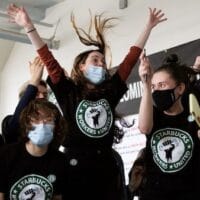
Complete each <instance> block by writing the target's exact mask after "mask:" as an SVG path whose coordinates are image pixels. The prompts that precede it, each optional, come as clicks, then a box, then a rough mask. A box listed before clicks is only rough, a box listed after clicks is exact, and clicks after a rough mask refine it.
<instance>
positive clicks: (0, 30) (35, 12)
mask: <svg viewBox="0 0 200 200" xmlns="http://www.w3.org/2000/svg"><path fill="white" fill-rule="evenodd" d="M63 1H65V0H0V47H1V48H0V60H1V62H0V72H1V70H2V69H3V66H4V65H5V63H6V60H7V59H8V57H9V54H10V52H11V51H12V48H13V45H14V41H16V40H17V37H18V33H19V34H21V33H20V27H19V26H17V25H15V24H14V23H8V16H7V13H6V8H7V7H8V5H9V4H10V3H14V4H16V5H18V6H22V5H23V6H24V7H25V8H26V10H27V11H28V13H29V15H30V16H31V19H32V20H33V21H34V23H35V24H40V25H42V26H52V25H51V24H47V23H43V22H41V21H42V20H43V19H44V18H45V13H46V9H48V8H50V7H52V6H55V5H56V4H58V3H61V2H63ZM16 33H17V34H16ZM15 35H16V36H15ZM23 37H24V35H23V34H21V38H23ZM24 42H26V41H24Z"/></svg>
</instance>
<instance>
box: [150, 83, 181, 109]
mask: <svg viewBox="0 0 200 200" xmlns="http://www.w3.org/2000/svg"><path fill="white" fill-rule="evenodd" d="M175 89H176V87H175V88H173V89H168V90H155V91H154V92H153V93H152V97H153V101H154V105H155V106H156V107H157V108H158V110H160V111H164V110H168V109H169V108H170V107H171V106H172V105H173V104H174V103H175V102H176V100H177V99H178V98H177V99H176V97H175V94H174V90H175Z"/></svg>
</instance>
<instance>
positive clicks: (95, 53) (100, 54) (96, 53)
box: [88, 51, 104, 58]
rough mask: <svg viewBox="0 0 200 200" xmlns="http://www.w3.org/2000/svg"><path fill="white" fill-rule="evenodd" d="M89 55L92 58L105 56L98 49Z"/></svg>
mask: <svg viewBox="0 0 200 200" xmlns="http://www.w3.org/2000/svg"><path fill="white" fill-rule="evenodd" d="M88 57H90V58H104V55H103V54H102V53H100V52H98V51H93V52H91V53H90V54H89V55H88Z"/></svg>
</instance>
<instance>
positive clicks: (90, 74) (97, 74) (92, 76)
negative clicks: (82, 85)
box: [83, 65, 106, 85]
mask: <svg viewBox="0 0 200 200" xmlns="http://www.w3.org/2000/svg"><path fill="white" fill-rule="evenodd" d="M83 74H84V76H85V78H86V79H87V80H88V81H90V82H91V83H93V84H95V85H99V84H101V83H102V82H103V81H104V80H105V78H106V70H105V69H104V68H103V67H100V66H95V65H89V66H88V67H87V68H86V70H85V71H84V73H83Z"/></svg>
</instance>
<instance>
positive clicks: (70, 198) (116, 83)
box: [47, 73, 127, 200]
mask: <svg viewBox="0 0 200 200" xmlns="http://www.w3.org/2000/svg"><path fill="white" fill-rule="evenodd" d="M47 82H48V84H49V85H50V87H51V89H52V91H53V92H54V94H55V97H56V99H57V101H58V103H59V106H60V108H61V110H62V112H63V114H64V117H65V118H66V120H67V123H68V127H69V130H68V132H67V134H66V140H65V142H64V146H65V147H66V149H67V150H66V153H65V154H66V160H67V162H68V168H67V171H68V172H69V174H70V176H69V177H68V178H69V179H68V184H67V185H66V195H65V199H67V200H80V199H88V200H90V199H91V200H93V199H95V200H111V199H115V200H121V199H123V197H122V196H123V194H122V193H123V191H122V190H123V189H124V188H123V187H122V185H124V182H123V180H122V176H123V175H124V174H123V175H122V171H121V168H122V166H121V167H119V162H118V161H119V159H118V161H117V160H116V154H114V153H113V150H112V144H113V139H114V131H113V130H114V126H113V125H114V117H115V107H116V105H117V104H118V102H119V100H120V99H121V97H122V95H123V94H124V93H125V91H126V90H127V87H126V84H125V83H124V82H123V81H122V80H121V78H120V76H119V75H118V73H115V74H114V75H113V76H112V77H111V78H110V79H108V80H106V81H104V82H103V83H102V84H100V85H99V86H97V88H95V90H88V89H85V88H84V87H81V86H78V85H75V83H74V82H73V81H72V80H71V79H67V78H63V79H62V80H60V82H59V83H57V84H56V85H54V84H53V83H52V82H51V80H50V79H48V80H47ZM82 102H84V105H86V104H87V102H90V103H91V105H96V103H99V102H100V104H101V102H103V103H105V102H107V103H106V109H108V110H110V111H111V114H110V115H112V117H113V119H112V121H111V122H110V127H109V128H105V130H106V134H104V135H101V136H100V137H98V136H96V135H94V136H91V135H89V131H88V133H87V132H83V131H82V130H81V127H80V124H79V125H78V123H77V118H76V117H77V116H78V115H77V113H78V111H79V110H81V109H79V108H80V106H81V105H82ZM98 106H99V105H98ZM98 106H96V107H98ZM100 106H101V105H100ZM96 107H95V106H94V108H95V109H96ZM90 108H91V110H90V111H91V113H92V112H93V110H95V109H93V107H92V106H91V107H90ZM97 114H98V113H97ZM85 115H88V113H86V114H85ZM110 115H109V116H110ZM102 119H103V118H102ZM108 121H109V119H108V118H107V119H106V121H103V123H104V122H105V123H107V122H108ZM83 122H84V120H83ZM95 123H96V124H95ZM93 124H94V125H95V127H96V125H97V127H98V121H95V120H93ZM99 129H101V128H99ZM88 130H90V129H88ZM95 130H96V131H98V128H97V129H95ZM102 130H103V129H102ZM121 164H123V163H121ZM77 191H78V192H77Z"/></svg>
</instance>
